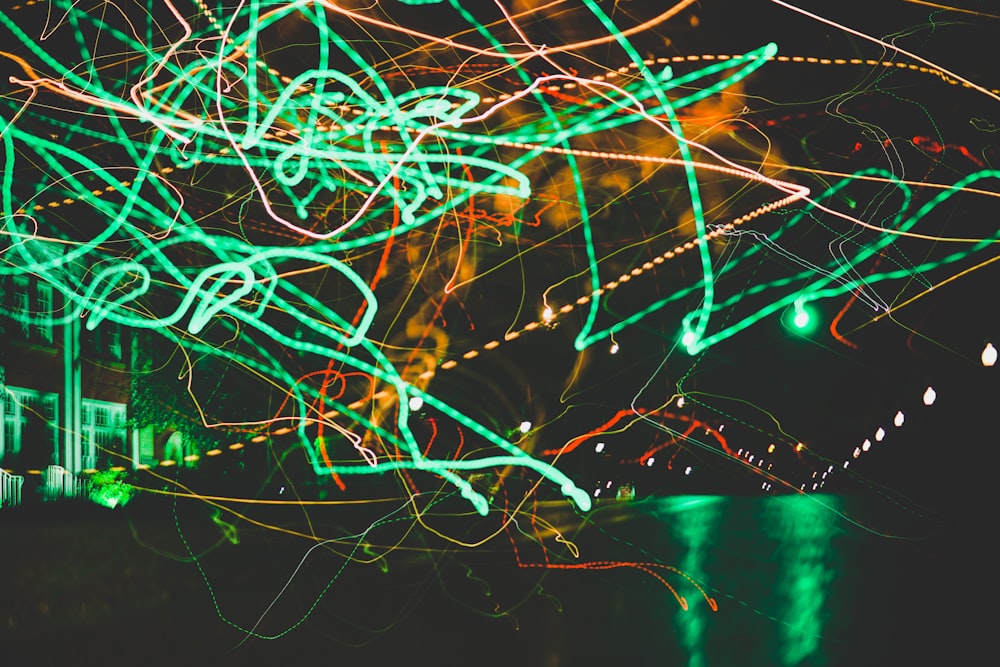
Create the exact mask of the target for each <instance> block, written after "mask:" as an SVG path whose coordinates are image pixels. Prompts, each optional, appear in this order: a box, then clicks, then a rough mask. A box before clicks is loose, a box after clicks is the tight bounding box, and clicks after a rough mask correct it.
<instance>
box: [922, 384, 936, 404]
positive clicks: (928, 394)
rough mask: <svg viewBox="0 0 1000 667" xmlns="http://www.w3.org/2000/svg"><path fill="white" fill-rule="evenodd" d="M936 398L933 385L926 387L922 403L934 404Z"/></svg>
mask: <svg viewBox="0 0 1000 667" xmlns="http://www.w3.org/2000/svg"><path fill="white" fill-rule="evenodd" d="M936 400H937V392H936V391H934V387H927V391H925V392H924V405H934V401H936Z"/></svg>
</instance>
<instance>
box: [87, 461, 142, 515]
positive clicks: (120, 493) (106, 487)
mask: <svg viewBox="0 0 1000 667" xmlns="http://www.w3.org/2000/svg"><path fill="white" fill-rule="evenodd" d="M125 476H126V472H125V471H123V470H107V471H102V472H96V473H94V474H93V475H92V476H91V478H90V483H91V487H90V499H91V500H92V501H93V502H95V503H97V504H98V505H101V506H102V507H107V508H108V509H114V508H116V507H122V506H124V505H125V504H127V503H128V502H129V501H130V500H131V499H132V498H133V497H134V496H135V495H136V493H137V492H136V490H135V488H134V487H133V486H132V485H131V484H128V483H126V482H124V481H122V480H124V478H125Z"/></svg>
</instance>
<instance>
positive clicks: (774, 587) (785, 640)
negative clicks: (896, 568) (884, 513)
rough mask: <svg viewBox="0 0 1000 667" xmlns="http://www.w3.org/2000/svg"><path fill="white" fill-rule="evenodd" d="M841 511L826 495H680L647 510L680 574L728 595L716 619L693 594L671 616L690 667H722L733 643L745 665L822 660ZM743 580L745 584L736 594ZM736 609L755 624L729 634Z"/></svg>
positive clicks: (836, 568)
mask: <svg viewBox="0 0 1000 667" xmlns="http://www.w3.org/2000/svg"><path fill="white" fill-rule="evenodd" d="M840 509H841V501H840V499H838V498H836V497H832V496H797V495H796V496H777V497H771V498H764V499H758V500H756V501H754V502H752V503H746V502H741V499H739V498H735V499H734V498H729V497H725V496H680V497H672V498H663V499H658V500H656V501H653V502H652V503H651V505H650V506H649V510H650V512H651V514H653V515H654V516H655V517H656V518H657V519H658V520H660V521H661V522H662V523H663V524H664V526H665V528H667V529H668V530H669V533H670V539H671V541H672V542H673V543H674V544H675V545H676V547H677V548H678V549H679V557H678V562H677V565H678V567H679V568H680V569H681V570H683V571H684V572H685V573H686V574H688V575H689V576H691V577H692V578H693V579H694V580H695V581H697V582H699V583H700V584H701V585H703V586H704V587H705V588H707V589H708V590H710V591H718V592H719V593H721V594H722V596H723V598H724V600H725V598H726V597H728V598H729V602H728V604H727V603H726V602H725V601H724V602H722V603H721V605H720V606H721V610H720V616H721V618H718V617H716V614H715V613H714V612H713V610H712V609H711V608H710V606H709V604H708V603H707V602H706V601H705V600H704V599H702V598H701V597H700V596H694V595H692V596H689V597H688V603H689V608H688V609H687V610H684V609H678V610H676V612H675V613H673V614H672V618H673V625H674V628H673V630H674V631H676V634H677V641H678V643H679V644H680V645H681V647H682V648H683V650H684V652H685V653H686V655H687V665H688V667H706V666H707V665H711V664H725V663H726V662H727V660H729V659H731V658H732V656H733V654H734V650H733V647H732V644H733V642H734V641H736V642H737V643H738V645H739V647H738V650H737V654H738V655H740V656H741V659H742V660H744V661H745V662H744V664H769V665H782V666H788V667H793V666H795V665H802V664H810V665H819V664H823V663H824V662H825V659H824V653H823V649H824V647H823V644H822V638H823V636H824V623H825V621H826V619H828V618H829V617H830V615H831V609H830V603H831V600H830V592H831V588H832V586H833V584H834V580H835V577H836V575H837V571H838V567H839V564H838V561H839V558H838V556H837V552H836V549H835V548H834V544H833V540H834V537H835V535H836V534H837V532H838V527H837V521H838V518H839V516H840V514H839V512H840ZM741 536H742V538H741ZM741 576H742V577H745V578H746V579H744V580H743V581H742V582H740V585H739V587H738V588H734V587H733V581H734V579H735V578H739V577H741ZM748 581H750V582H752V583H751V584H748V583H747V582H748ZM734 607H737V608H739V607H742V608H744V609H751V610H752V611H754V616H756V617H757V620H760V621H763V623H749V624H746V625H745V626H744V627H743V628H742V629H740V630H737V629H736V628H735V627H734V626H735V624H734V623H733V621H734V620H735V619H734V618H733V612H734V609H733V608H734ZM744 620H745V619H744Z"/></svg>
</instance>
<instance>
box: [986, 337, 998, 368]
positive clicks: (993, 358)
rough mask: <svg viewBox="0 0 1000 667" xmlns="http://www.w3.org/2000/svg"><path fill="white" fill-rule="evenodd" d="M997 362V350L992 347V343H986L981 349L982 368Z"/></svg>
mask: <svg viewBox="0 0 1000 667" xmlns="http://www.w3.org/2000/svg"><path fill="white" fill-rule="evenodd" d="M996 362H997V349H996V348H995V347H993V343H986V347H984V348H983V366H987V367H989V366H992V365H993V364H995V363H996Z"/></svg>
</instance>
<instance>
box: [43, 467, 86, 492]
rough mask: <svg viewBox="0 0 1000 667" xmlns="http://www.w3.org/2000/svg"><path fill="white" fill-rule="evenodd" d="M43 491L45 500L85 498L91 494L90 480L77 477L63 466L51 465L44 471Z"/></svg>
mask: <svg viewBox="0 0 1000 667" xmlns="http://www.w3.org/2000/svg"><path fill="white" fill-rule="evenodd" d="M42 493H43V494H44V495H45V500H56V499H58V498H84V497H87V496H88V495H89V494H90V481H89V480H87V479H82V478H80V477H77V476H76V475H74V474H73V473H71V472H70V471H69V470H67V469H66V468H63V467H62V466H49V467H48V468H46V469H45V472H43V473H42Z"/></svg>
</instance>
